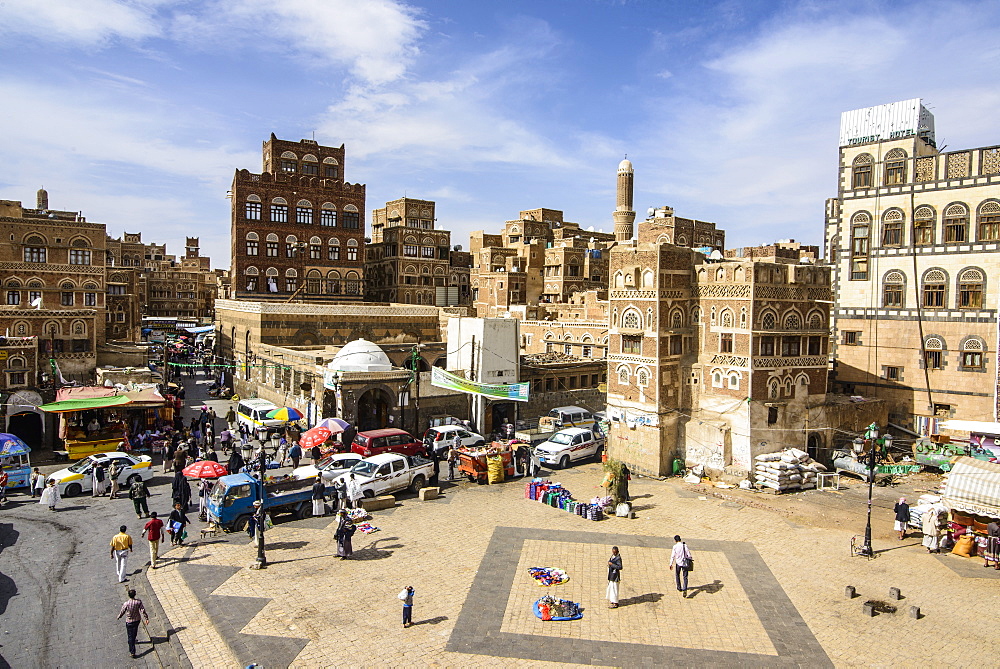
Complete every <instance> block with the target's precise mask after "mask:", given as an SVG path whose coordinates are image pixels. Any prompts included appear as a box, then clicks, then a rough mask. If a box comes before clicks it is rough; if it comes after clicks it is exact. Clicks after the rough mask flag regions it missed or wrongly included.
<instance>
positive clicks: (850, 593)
mask: <svg viewBox="0 0 1000 669" xmlns="http://www.w3.org/2000/svg"><path fill="white" fill-rule="evenodd" d="M844 596H845V597H847V598H848V599H854V598H855V597H857V596H858V591H857V590H855V588H854V586H853V585H849V586H847V587H846V588H844Z"/></svg>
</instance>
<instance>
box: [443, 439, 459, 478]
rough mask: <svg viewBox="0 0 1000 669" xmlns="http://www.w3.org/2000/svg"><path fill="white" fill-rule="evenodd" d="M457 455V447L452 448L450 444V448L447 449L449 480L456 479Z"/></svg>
mask: <svg viewBox="0 0 1000 669" xmlns="http://www.w3.org/2000/svg"><path fill="white" fill-rule="evenodd" d="M456 457H457V454H456V453H455V449H454V448H452V447H451V446H449V447H448V450H446V451H445V458H446V459H447V462H448V480H449V481H454V480H455V458H456Z"/></svg>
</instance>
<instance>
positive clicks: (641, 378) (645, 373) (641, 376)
mask: <svg viewBox="0 0 1000 669" xmlns="http://www.w3.org/2000/svg"><path fill="white" fill-rule="evenodd" d="M635 379H636V383H637V384H638V385H640V386H648V385H649V370H647V369H640V370H639V371H638V372H636V374H635Z"/></svg>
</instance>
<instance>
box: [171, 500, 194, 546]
mask: <svg viewBox="0 0 1000 669" xmlns="http://www.w3.org/2000/svg"><path fill="white" fill-rule="evenodd" d="M190 522H191V521H190V520H188V517H187V515H185V513H184V507H183V506H181V504H180V502H177V503H176V504H174V510H173V511H171V512H170V517H168V518H167V528H168V529H167V531H168V532H170V545H171V546H183V545H184V528H185V527H187V525H188V523H190Z"/></svg>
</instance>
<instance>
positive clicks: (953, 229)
mask: <svg viewBox="0 0 1000 669" xmlns="http://www.w3.org/2000/svg"><path fill="white" fill-rule="evenodd" d="M826 245H827V248H826V250H827V255H828V257H829V258H830V260H831V261H832V263H833V265H834V275H833V278H834V286H835V294H836V304H835V308H834V317H835V320H834V325H835V329H834V342H833V346H834V354H835V355H834V359H835V367H834V373H835V381H836V385H837V386H838V387H840V388H842V389H843V390H845V391H846V392H849V393H852V394H853V393H857V394H863V395H868V396H874V397H879V398H882V399H884V400H885V401H886V402H887V403H888V404H889V407H890V417H891V420H892V422H893V423H895V424H897V425H900V426H903V427H907V428H909V429H911V430H915V431H918V432H921V433H924V434H927V433H930V432H935V431H936V430H937V426H936V421H937V420H938V419H945V418H959V419H964V420H973V421H990V422H992V421H994V420H995V419H996V387H997V383H996V380H997V353H996V351H997V346H998V341H997V313H998V312H997V294H998V293H997V289H996V287H995V286H994V285H993V284H992V283H991V279H993V278H994V277H996V276H998V275H1000V147H998V146H985V147H978V148H974V149H959V150H955V151H949V152H947V153H942V152H941V151H940V150H939V149H938V148H937V146H936V144H935V138H934V118H933V116H932V115H931V114H930V112H928V111H927V109H926V108H924V107H923V105H922V104H921V102H920V100H919V99H916V100H907V101H904V102H897V103H892V104H890V105H881V106H878V107H870V108H867V109H861V110H856V111H852V112H845V113H844V114H843V115H842V119H841V138H840V159H839V181H838V189H837V197H836V198H832V199H830V200H828V201H827V220H826Z"/></svg>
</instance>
